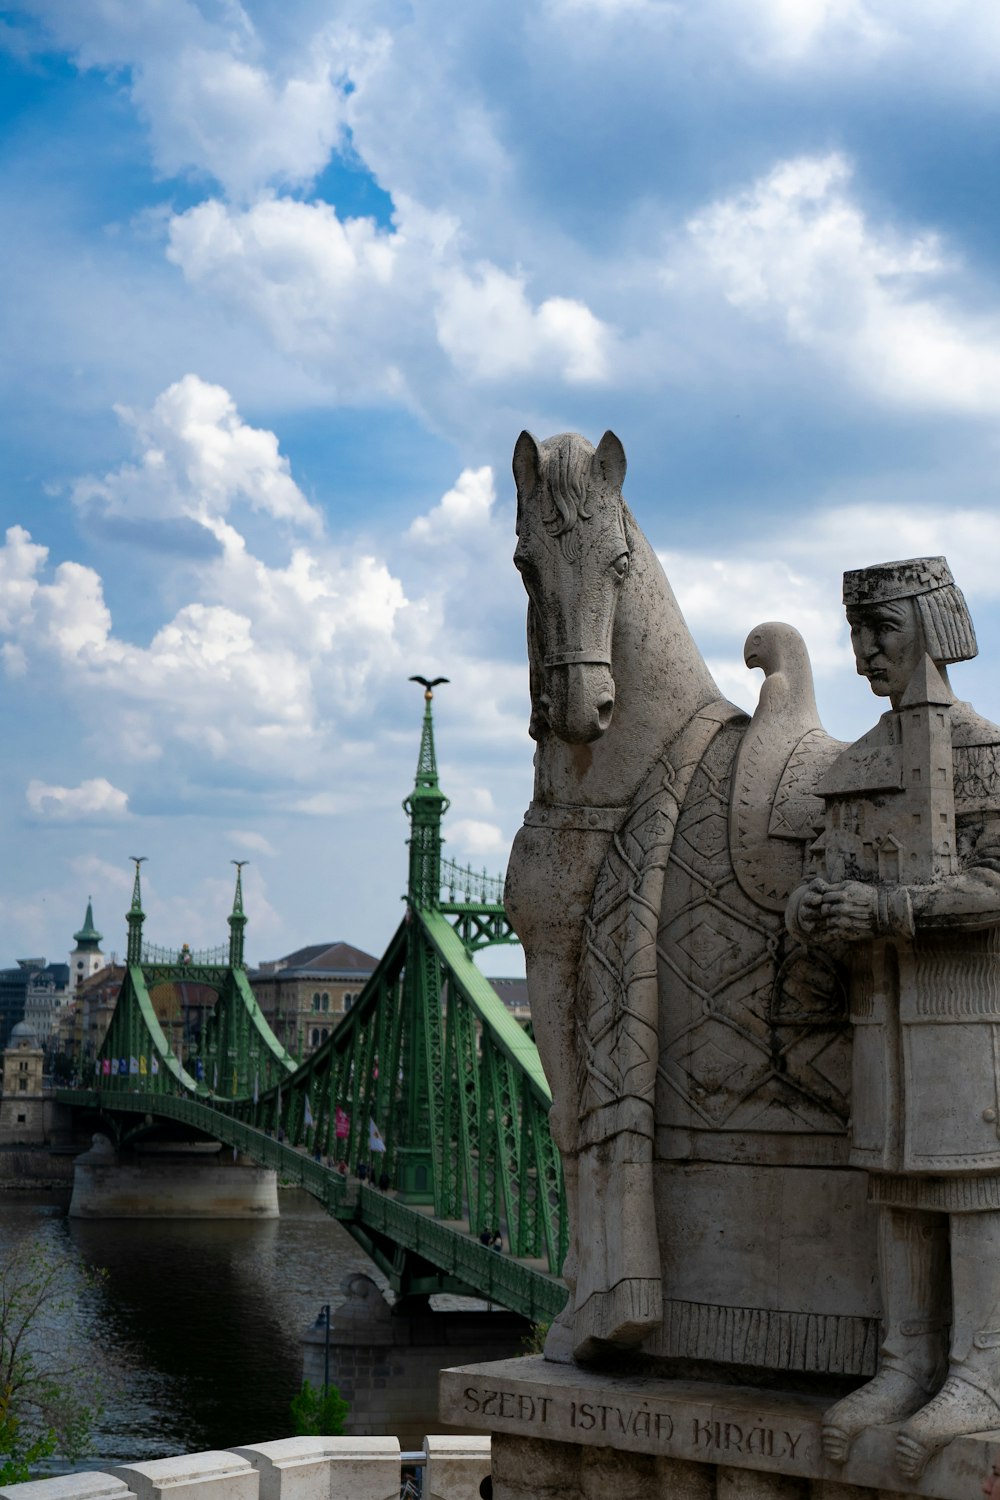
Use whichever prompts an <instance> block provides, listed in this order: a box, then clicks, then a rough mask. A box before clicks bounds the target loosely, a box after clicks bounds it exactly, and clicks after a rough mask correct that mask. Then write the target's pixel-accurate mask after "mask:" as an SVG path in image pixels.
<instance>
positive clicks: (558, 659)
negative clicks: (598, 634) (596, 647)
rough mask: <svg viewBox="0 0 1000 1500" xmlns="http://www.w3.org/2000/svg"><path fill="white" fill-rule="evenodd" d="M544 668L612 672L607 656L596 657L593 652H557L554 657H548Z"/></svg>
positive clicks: (543, 664) (544, 662)
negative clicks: (595, 668) (603, 668)
mask: <svg viewBox="0 0 1000 1500" xmlns="http://www.w3.org/2000/svg"><path fill="white" fill-rule="evenodd" d="M542 666H543V667H607V668H608V670H609V671H610V669H611V661H610V658H609V657H607V656H596V655H595V654H594V652H593V651H557V652H556V653H555V655H554V656H546V657H545V659H544V661H543V662H542Z"/></svg>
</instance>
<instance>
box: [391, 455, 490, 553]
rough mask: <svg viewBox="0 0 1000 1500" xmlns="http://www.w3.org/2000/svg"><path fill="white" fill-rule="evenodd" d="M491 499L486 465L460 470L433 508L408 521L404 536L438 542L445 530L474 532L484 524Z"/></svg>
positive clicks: (486, 520)
mask: <svg viewBox="0 0 1000 1500" xmlns="http://www.w3.org/2000/svg"><path fill="white" fill-rule="evenodd" d="M495 499H496V489H495V487H494V484H493V470H492V468H491V467H490V466H489V464H485V465H484V466H483V468H481V469H463V470H462V472H461V474H460V475H459V476H458V479H457V480H456V482H455V486H454V488H453V489H450V490H448V491H447V492H446V494H444V495H442V496H441V499H440V500H439V501H438V503H437V505H435V506H434V508H433V510H431V511H429V512H428V514H427V515H426V516H417V518H416V519H415V520H414V521H412V522H411V524H410V529H409V533H408V535H409V536H411V537H414V538H417V539H419V540H421V541H425V540H432V541H439V540H440V539H441V537H442V536H443V535H445V534H448V533H452V532H463V531H475V530H476V529H478V528H479V527H482V526H484V525H486V524H488V522H489V519H490V512H491V509H492V506H493V502H494V500H495Z"/></svg>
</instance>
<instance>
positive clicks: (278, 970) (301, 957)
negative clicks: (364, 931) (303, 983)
mask: <svg viewBox="0 0 1000 1500" xmlns="http://www.w3.org/2000/svg"><path fill="white" fill-rule="evenodd" d="M377 964H378V959H377V958H374V957H373V956H372V954H370V953H365V952H364V950H363V949H362V948H355V947H352V945H351V944H350V943H343V942H333V943H312V944H311V945H310V946H309V947H308V948H296V950H295V952H294V953H287V954H286V955H285V957H284V958H274V959H269V960H267V961H266V962H264V963H262V964H260V965H258V969H257V972H258V973H259V974H287V975H289V976H290V975H292V974H314V975H316V976H317V977H319V976H320V975H333V974H343V975H345V976H347V977H350V978H352V979H353V978H357V977H358V976H359V975H364V976H365V977H366V978H367V976H368V975H369V974H371V973H373V972H374V970H375V968H376V966H377Z"/></svg>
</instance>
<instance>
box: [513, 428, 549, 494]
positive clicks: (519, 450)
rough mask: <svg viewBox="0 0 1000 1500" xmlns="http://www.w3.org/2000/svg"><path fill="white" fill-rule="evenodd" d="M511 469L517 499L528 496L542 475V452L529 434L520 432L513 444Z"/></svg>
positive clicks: (535, 439) (536, 441) (536, 440)
mask: <svg viewBox="0 0 1000 1500" xmlns="http://www.w3.org/2000/svg"><path fill="white" fill-rule="evenodd" d="M511 467H512V468H513V470H514V483H515V484H516V485H517V493H518V497H519V498H520V496H522V495H530V494H531V493H532V491H533V490H534V489H535V488H536V486H537V484H538V481H539V479H540V478H541V474H542V450H541V448H539V446H538V439H537V438H535V437H532V435H531V433H530V432H522V433H521V436H520V437H519V438H518V440H517V442H516V443H515V444H514V461H513V464H512V465H511Z"/></svg>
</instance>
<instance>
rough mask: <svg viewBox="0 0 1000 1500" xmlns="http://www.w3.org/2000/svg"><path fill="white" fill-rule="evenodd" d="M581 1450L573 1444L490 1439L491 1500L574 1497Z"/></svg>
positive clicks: (570, 1499) (573, 1499) (572, 1499)
mask: <svg viewBox="0 0 1000 1500" xmlns="http://www.w3.org/2000/svg"><path fill="white" fill-rule="evenodd" d="M581 1456H582V1450H581V1449H580V1448H578V1447H577V1446H576V1445H575V1444H573V1443H549V1442H539V1441H537V1440H535V1439H533V1438H506V1437H504V1436H503V1435H502V1434H499V1433H498V1434H496V1435H495V1436H494V1438H493V1500H577V1497H578V1495H579V1493H580V1467H581Z"/></svg>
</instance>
